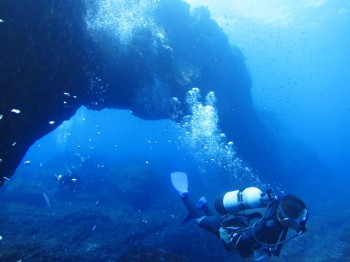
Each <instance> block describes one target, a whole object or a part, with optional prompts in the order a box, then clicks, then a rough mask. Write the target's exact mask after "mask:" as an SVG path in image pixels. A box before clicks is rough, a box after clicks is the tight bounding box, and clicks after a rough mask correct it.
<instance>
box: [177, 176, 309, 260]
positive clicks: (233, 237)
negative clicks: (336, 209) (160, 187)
mask: <svg viewBox="0 0 350 262" xmlns="http://www.w3.org/2000/svg"><path fill="white" fill-rule="evenodd" d="M171 178H172V182H173V185H174V187H175V189H176V190H177V191H178V192H179V194H180V196H181V198H182V200H183V202H184V204H185V207H186V209H187V211H188V213H189V218H192V219H194V220H195V221H196V222H197V224H198V225H199V226H200V227H202V228H203V229H205V230H207V231H209V232H211V233H213V234H215V235H216V236H217V237H219V238H220V239H221V240H222V242H223V244H224V247H225V249H226V250H227V251H231V250H233V249H236V250H237V251H238V252H239V254H240V256H241V257H244V258H252V259H253V260H254V261H265V259H267V258H268V257H271V256H277V257H278V256H279V254H280V252H281V249H282V246H283V244H284V243H285V242H287V241H289V240H291V239H293V238H295V237H297V236H299V235H301V234H302V233H304V232H306V222H307V220H308V217H309V211H308V209H307V208H306V205H305V203H304V202H303V201H302V200H301V199H299V198H298V197H296V196H294V195H285V196H284V197H282V198H279V197H272V196H271V191H267V192H266V193H265V194H263V193H262V192H261V191H260V190H259V189H258V188H256V187H250V188H246V189H245V190H243V191H240V190H236V191H232V192H228V193H226V194H224V195H222V196H220V197H218V198H217V199H216V202H215V208H216V210H217V211H218V212H219V213H220V214H221V215H215V214H214V213H213V212H211V211H210V209H209V208H208V205H207V202H206V200H205V198H203V197H202V198H201V199H200V200H199V202H198V204H197V205H195V204H194V203H193V202H192V201H191V200H190V199H189V193H188V190H187V176H186V174H185V173H182V172H175V173H172V174H171ZM202 213H204V214H202ZM289 229H294V230H295V231H296V233H295V234H294V235H293V236H291V237H288V238H287V233H288V230H289Z"/></svg>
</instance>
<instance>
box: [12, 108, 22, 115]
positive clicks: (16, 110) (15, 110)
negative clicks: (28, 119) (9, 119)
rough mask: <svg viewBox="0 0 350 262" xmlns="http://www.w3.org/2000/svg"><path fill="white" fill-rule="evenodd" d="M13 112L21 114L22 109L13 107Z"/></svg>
mask: <svg viewBox="0 0 350 262" xmlns="http://www.w3.org/2000/svg"><path fill="white" fill-rule="evenodd" d="M11 112H12V113H15V114H19V113H21V110H19V109H16V108H14V109H11Z"/></svg>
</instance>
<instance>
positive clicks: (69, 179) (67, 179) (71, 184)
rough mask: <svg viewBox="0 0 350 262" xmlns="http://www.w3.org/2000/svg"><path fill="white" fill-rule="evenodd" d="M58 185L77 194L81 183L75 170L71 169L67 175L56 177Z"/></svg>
mask: <svg viewBox="0 0 350 262" xmlns="http://www.w3.org/2000/svg"><path fill="white" fill-rule="evenodd" d="M55 177H56V181H57V184H58V185H59V186H60V187H61V188H63V189H70V190H71V191H73V192H75V191H76V189H77V187H78V184H79V182H80V179H79V176H78V174H77V171H76V169H75V168H71V169H69V170H68V171H67V172H66V173H64V174H60V175H56V176H55Z"/></svg>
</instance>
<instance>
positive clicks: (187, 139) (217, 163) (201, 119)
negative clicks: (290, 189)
mask: <svg viewBox="0 0 350 262" xmlns="http://www.w3.org/2000/svg"><path fill="white" fill-rule="evenodd" d="M186 103H187V105H188V107H189V109H190V114H189V115H188V116H185V117H184V120H183V122H182V123H181V126H182V128H184V129H185V136H184V137H182V138H181V140H182V142H183V143H185V144H187V145H188V146H189V147H190V148H191V151H192V153H193V155H194V157H195V158H196V159H197V160H198V161H199V163H200V165H201V168H200V171H201V172H206V170H213V169H215V170H217V171H218V172H223V173H227V174H230V175H232V176H233V177H234V179H239V180H246V179H248V180H250V182H254V183H255V184H261V182H260V180H259V178H258V177H257V175H256V174H255V172H253V171H252V169H251V168H249V167H248V166H246V165H245V163H244V162H243V161H242V160H241V159H240V158H239V157H237V155H236V151H235V148H234V142H233V141H228V140H227V137H226V135H225V134H224V133H222V132H221V131H220V129H219V128H218V120H219V119H218V114H217V110H216V107H215V104H216V97H215V93H214V92H209V93H208V94H207V95H206V97H205V100H204V103H202V102H201V94H200V90H199V89H198V88H193V89H192V90H190V91H189V92H188V93H187V98H186Z"/></svg>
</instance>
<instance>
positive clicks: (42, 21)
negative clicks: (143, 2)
mask: <svg viewBox="0 0 350 262" xmlns="http://www.w3.org/2000/svg"><path fill="white" fill-rule="evenodd" d="M96 3H98V2H95V1H84V0H74V1H73V0H37V1H26V0H2V1H1V2H0V18H1V19H2V20H3V21H4V22H3V23H0V39H1V41H0V58H1V59H0V72H1V75H0V101H1V103H0V115H1V116H2V119H1V120H0V137H1V139H0V159H1V161H0V162H1V163H0V182H1V183H2V182H3V181H4V179H5V178H9V177H11V175H12V174H13V172H14V170H15V168H16V167H17V166H18V164H19V163H20V161H21V159H22V158H23V156H24V154H25V152H26V151H27V149H28V148H29V147H30V146H31V145H32V144H33V143H34V142H35V141H36V140H37V139H39V138H40V137H42V136H43V135H45V134H47V133H48V132H50V131H52V130H53V129H54V128H56V127H57V126H58V125H59V124H61V123H62V122H63V121H64V120H66V119H69V118H70V117H71V116H72V115H73V114H74V113H75V111H76V110H77V108H78V107H79V106H81V105H85V106H87V107H89V108H91V109H95V110H99V109H102V108H106V107H108V108H121V109H122V108H124V109H125V108H127V109H130V110H132V111H133V113H134V114H135V115H137V116H139V117H142V118H145V119H159V118H169V117H171V115H172V113H173V112H172V104H171V101H172V97H174V96H176V97H179V99H180V101H184V97H185V95H186V92H187V91H188V90H190V89H191V88H192V87H198V88H200V89H201V91H202V94H206V93H207V92H209V91H214V92H215V94H216V97H217V99H218V104H217V106H218V112H219V116H220V128H221V129H222V130H223V132H225V133H226V134H227V135H228V137H229V138H232V139H233V140H234V141H235V142H236V145H237V151H238V152H239V154H240V155H241V157H242V158H243V159H245V160H248V162H250V164H251V165H252V166H253V167H254V168H256V169H258V170H259V171H260V172H262V173H265V174H271V173H276V171H279V172H282V173H283V170H284V167H283V164H281V163H279V156H278V153H276V152H277V151H278V150H276V148H275V146H277V145H278V144H277V142H276V140H275V138H274V137H273V136H272V135H271V133H270V132H269V130H268V129H267V128H266V126H265V125H264V123H263V122H262V121H261V119H260V118H259V117H258V116H257V115H256V112H255V110H254V108H253V105H252V101H251V94H250V85H251V83H250V82H251V80H250V76H249V73H248V71H247V68H246V65H245V62H244V57H243V55H242V54H241V52H240V51H239V50H238V49H237V48H235V47H230V46H229V43H228V39H227V37H226V36H225V35H224V33H223V32H222V31H221V30H220V29H219V27H218V26H217V24H216V23H215V22H214V21H213V20H211V19H210V15H209V13H208V11H207V10H205V9H202V10H197V11H196V13H195V14H193V15H190V10H189V6H188V5H187V4H185V3H183V2H181V1H180V0H162V1H160V4H159V8H158V9H157V10H156V11H155V14H154V15H155V21H156V23H157V24H158V26H159V28H162V30H164V34H165V37H166V38H165V40H162V38H161V37H155V36H154V34H152V32H150V31H148V30H141V31H139V32H137V36H138V37H137V38H135V39H134V40H133V41H132V42H131V43H130V45H129V46H128V49H127V51H125V50H122V48H120V50H119V47H118V44H116V43H115V42H113V41H111V39H109V38H108V37H109V36H108V32H101V35H100V36H99V37H92V36H91V34H89V32H87V29H86V23H85V15H86V5H89V7H90V8H91V5H92V6H93V5H96ZM111 50H112V52H111ZM65 93H66V94H65ZM12 109H19V110H20V111H21V112H20V113H19V114H16V113H13V112H11V110H12ZM182 109H183V111H184V112H186V108H182ZM176 120H180V119H176ZM51 121H54V123H53V124H52V122H51ZM49 122H51V124H50V123H49ZM252 148H254V150H252ZM4 177H5V178H4Z"/></svg>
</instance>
